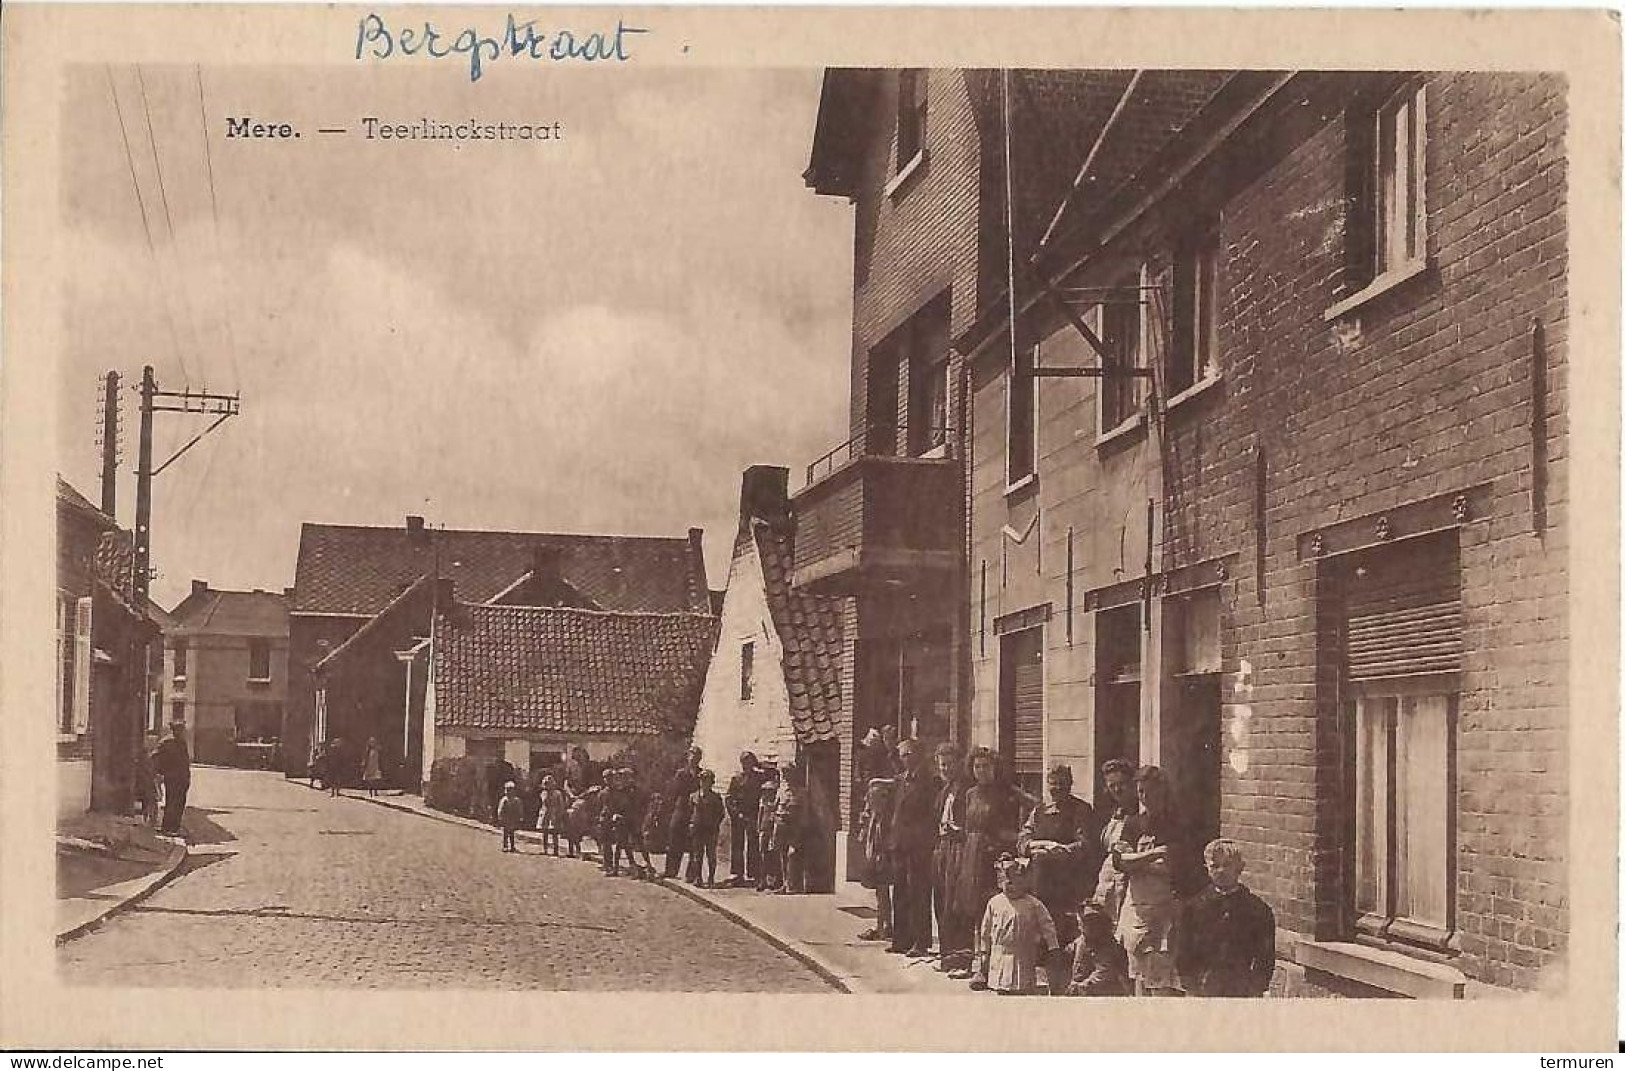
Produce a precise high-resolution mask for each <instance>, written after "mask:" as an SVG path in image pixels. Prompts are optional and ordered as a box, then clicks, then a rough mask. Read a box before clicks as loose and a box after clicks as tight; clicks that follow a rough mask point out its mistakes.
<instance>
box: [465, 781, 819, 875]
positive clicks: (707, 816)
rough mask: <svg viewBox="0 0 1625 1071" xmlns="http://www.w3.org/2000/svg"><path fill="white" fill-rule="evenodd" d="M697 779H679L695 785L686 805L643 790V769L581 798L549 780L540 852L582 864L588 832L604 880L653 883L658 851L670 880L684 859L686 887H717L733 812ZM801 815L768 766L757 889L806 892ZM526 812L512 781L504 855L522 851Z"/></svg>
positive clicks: (500, 814)
mask: <svg viewBox="0 0 1625 1071" xmlns="http://www.w3.org/2000/svg"><path fill="white" fill-rule="evenodd" d="M680 773H681V771H680ZM691 774H692V776H691V777H690V778H688V779H687V780H686V781H684V780H682V779H681V778H678V779H674V781H676V783H678V784H679V786H680V788H682V787H686V785H687V784H689V783H692V784H694V785H695V786H696V787H695V788H694V790H693V791H692V792H689V793H683V794H682V798H681V799H668V798H667V797H666V796H665V795H663V794H662V793H660V792H658V791H655V792H649V791H646V790H644V789H643V788H642V787H640V786H639V784H638V780H637V771H635V770H634V769H632V768H631V767H627V766H622V767H611V768H607V769H605V770H603V771H602V772H601V774H600V776H599V778H598V781H597V783H595V784H592V785H590V786H588V787H587V788H586V789H585V791H583V792H582V793H580V794H579V795H578V794H576V793H573V792H571V791H570V790H569V786H568V785H567V784H565V783H564V782H562V781H561V780H560V779H558V778H555V777H554V776H552V775H551V774H549V775H544V776H543V777H542V780H541V783H540V786H539V791H538V792H537V797H538V798H537V801H536V811H535V813H536V820H535V828H536V830H537V831H538V832H539V833H541V835H542V852H543V853H544V854H548V855H555V856H558V855H565V854H568V856H569V857H570V858H576V857H578V856H579V855H580V854H581V842H582V840H583V839H584V837H585V836H587V835H589V834H590V835H591V836H592V837H593V838H594V840H595V841H596V843H597V845H598V849H599V859H600V865H601V866H602V868H603V871H604V873H605V874H606V875H609V876H611V877H618V876H620V875H621V874H622V873H623V872H624V873H625V874H627V875H628V876H630V877H634V878H638V879H642V880H653V879H654V878H655V877H656V871H655V867H654V863H653V861H652V860H651V858H650V853H651V852H657V853H661V854H663V855H664V856H665V857H666V863H667V866H666V872H667V874H668V876H670V875H674V874H675V873H676V871H677V866H676V861H677V860H678V859H681V858H683V857H685V856H686V857H687V859H688V862H689V866H688V871H687V878H688V881H689V882H690V883H691V884H694V885H698V886H702V887H712V886H715V885H716V884H717V842H718V839H719V837H720V835H721V832H722V822H723V819H724V817H726V816H727V809H726V807H725V805H724V802H723V798H722V796H721V794H719V793H718V792H717V790H716V775H715V774H714V773H713V772H712V771H710V770H706V769H699V770H697V771H691ZM802 810H803V803H802V796H801V793H800V792H798V791H797V790H796V789H795V787H794V785H793V784H792V783H791V782H789V781H787V780H786V781H784V782H782V784H781V779H780V777H779V775H778V772H777V771H775V770H773V769H771V768H764V770H763V780H762V783H761V793H760V799H759V803H758V804H757V810H756V815H755V819H756V820H755V822H754V823H752V824H753V825H754V827H755V828H754V829H753V830H752V831H751V836H753V837H754V838H755V840H756V843H755V844H754V845H752V846H751V847H752V848H753V849H754V851H752V852H751V855H752V857H753V858H760V859H761V861H762V865H761V866H760V867H759V868H758V873H757V875H756V879H755V880H756V888H757V889H758V890H760V891H764V892H800V891H801V885H802V881H801V874H802V870H803V867H802V859H801V850H800V849H801V845H800V839H801V838H800V836H799V835H798V831H799V829H800V828H801V824H802ZM525 813H526V808H525V801H524V799H523V797H522V796H521V795H520V791H519V786H518V784H517V783H516V782H514V781H509V782H507V783H506V784H505V785H504V786H503V794H502V796H501V798H500V799H499V801H498V803H497V808H496V819H497V825H498V826H500V827H501V829H502V850H503V851H504V852H512V851H517V850H518V848H517V843H516V841H517V838H518V831H519V829H520V828H521V827H522V826H523V825H524V819H525ZM561 842H562V843H561ZM674 857H675V858H674Z"/></svg>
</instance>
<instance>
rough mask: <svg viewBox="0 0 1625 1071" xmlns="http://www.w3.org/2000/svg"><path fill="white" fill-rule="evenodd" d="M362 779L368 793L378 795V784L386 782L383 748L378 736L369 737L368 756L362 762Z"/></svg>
mask: <svg viewBox="0 0 1625 1071" xmlns="http://www.w3.org/2000/svg"><path fill="white" fill-rule="evenodd" d="M361 780H362V781H363V782H365V784H366V786H367V795H369V796H376V795H378V786H379V785H381V784H383V783H384V755H383V748H381V747H379V746H378V738H377V737H376V736H369V737H367V757H366V759H365V760H363V762H362V764H361Z"/></svg>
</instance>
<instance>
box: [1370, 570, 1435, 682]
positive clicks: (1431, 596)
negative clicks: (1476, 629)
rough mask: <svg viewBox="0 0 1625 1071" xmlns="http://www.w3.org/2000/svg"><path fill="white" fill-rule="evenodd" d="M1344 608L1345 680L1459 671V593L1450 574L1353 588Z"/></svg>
mask: <svg viewBox="0 0 1625 1071" xmlns="http://www.w3.org/2000/svg"><path fill="white" fill-rule="evenodd" d="M1347 607H1348V632H1347V662H1348V679H1349V680H1350V681H1372V680H1382V679H1384V678H1390V677H1413V676H1418V675H1421V674H1429V673H1454V672H1457V671H1459V670H1460V669H1461V652H1462V626H1461V593H1460V590H1459V587H1458V585H1457V583H1456V578H1455V576H1454V575H1452V574H1449V573H1442V574H1435V575H1433V576H1431V577H1416V578H1411V579H1409V580H1406V581H1401V582H1398V583H1391V584H1386V585H1382V586H1375V587H1370V588H1368V587H1365V586H1364V585H1354V586H1353V590H1351V591H1350V592H1349V596H1348V602H1347Z"/></svg>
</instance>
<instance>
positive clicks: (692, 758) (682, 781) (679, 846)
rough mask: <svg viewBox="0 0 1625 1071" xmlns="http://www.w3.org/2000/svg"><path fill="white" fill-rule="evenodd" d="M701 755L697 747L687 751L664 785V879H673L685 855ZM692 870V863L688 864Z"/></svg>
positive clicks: (698, 780)
mask: <svg viewBox="0 0 1625 1071" xmlns="http://www.w3.org/2000/svg"><path fill="white" fill-rule="evenodd" d="M704 757H705V756H704V755H703V753H702V752H701V751H700V749H699V748H697V747H691V748H689V749H688V754H687V756H686V757H685V758H684V759H683V764H682V765H681V766H679V767H677V772H676V773H674V774H672V775H671V780H669V781H667V782H666V802H667V803H668V804H669V805H670V806H671V816H670V817H669V818H667V820H666V867H665V874H666V877H668V878H675V877H676V876H677V869H678V867H680V866H681V865H682V862H683V856H684V855H685V854H690V853H689V848H690V844H689V824H690V822H691V820H692V819H693V817H694V793H695V792H697V791H698V790H699V787H700V760H701V759H702V758H704ZM689 867H690V869H691V870H692V869H693V860H692V859H691V860H690V861H689Z"/></svg>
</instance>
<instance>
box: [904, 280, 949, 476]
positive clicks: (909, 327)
mask: <svg viewBox="0 0 1625 1071" xmlns="http://www.w3.org/2000/svg"><path fill="white" fill-rule="evenodd" d="M948 315H949V307H948V300H947V295H943V296H941V297H939V298H937V299H935V300H933V301H932V302H931V303H930V304H928V305H927V306H926V307H925V308H923V309H921V310H920V311H919V312H917V313H915V314H914V315H913V316H912V317H910V319H909V321H908V323H907V324H905V325H904V326H903V327H902V328H901V329H899V330H898V332H897V336H896V338H895V340H894V345H895V347H896V352H897V361H898V368H899V371H900V372H901V373H902V374H904V375H906V376H907V377H908V440H907V443H906V445H907V447H908V452H909V454H910V455H911V456H914V457H920V456H923V455H928V454H934V453H937V452H940V450H939V448H942V447H945V446H946V444H947V442H948Z"/></svg>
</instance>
